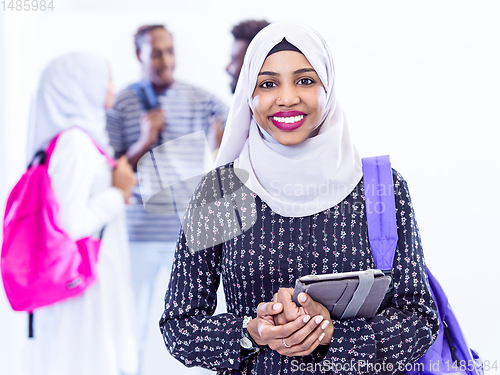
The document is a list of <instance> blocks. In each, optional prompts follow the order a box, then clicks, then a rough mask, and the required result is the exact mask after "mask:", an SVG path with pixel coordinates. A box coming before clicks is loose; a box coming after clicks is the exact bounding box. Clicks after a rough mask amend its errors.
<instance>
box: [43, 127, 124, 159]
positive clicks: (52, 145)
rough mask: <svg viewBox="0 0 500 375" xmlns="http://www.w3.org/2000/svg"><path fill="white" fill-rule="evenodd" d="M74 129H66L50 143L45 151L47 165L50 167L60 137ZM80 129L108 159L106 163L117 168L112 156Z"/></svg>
mask: <svg viewBox="0 0 500 375" xmlns="http://www.w3.org/2000/svg"><path fill="white" fill-rule="evenodd" d="M73 128H74V127H71V128H68V129H65V130H63V131H62V132H60V133H59V134H57V135H56V136H55V137H54V138H52V140H51V141H50V143H49V145H48V146H47V150H46V151H45V154H46V158H45V163H46V165H49V160H50V157H51V156H52V153H53V152H54V148H55V147H56V143H57V140H58V139H59V137H60V135H61V134H62V133H64V132H65V131H67V130H70V129H73ZM79 129H80V130H82V131H84V132H85V133H86V134H87V135H88V136H89V137H90V139H91V140H92V143H93V144H94V146H95V147H96V148H97V150H98V151H99V152H100V153H101V154H102V155H103V156H104V157H105V158H106V161H107V162H108V163H109V165H110V166H111V168H114V167H115V166H116V162H115V160H114V159H113V158H112V157H111V156H109V155H108V154H107V153H106V151H104V150H103V149H102V147H101V146H99V144H98V143H97V142H96V141H95V140H94V139H93V138H92V137H91V136H90V134H89V133H87V132H86V131H85V130H83V129H81V128H79Z"/></svg>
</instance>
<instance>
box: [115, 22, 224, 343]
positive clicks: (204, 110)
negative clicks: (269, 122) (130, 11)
mask: <svg viewBox="0 0 500 375" xmlns="http://www.w3.org/2000/svg"><path fill="white" fill-rule="evenodd" d="M135 47H136V52H137V57H138V59H139V61H140V63H141V65H142V67H143V70H144V75H145V80H144V81H142V82H140V83H137V84H134V85H131V86H129V87H128V88H126V89H125V90H124V91H122V92H121V93H120V94H119V95H118V96H117V99H116V104H115V106H114V108H113V110H111V111H110V112H109V113H108V118H107V129H108V133H109V137H110V143H111V145H112V146H113V148H114V150H115V156H116V157H119V156H121V155H127V157H128V160H129V162H130V163H131V164H132V166H133V167H134V168H136V169H137V170H138V171H139V178H138V180H139V186H136V187H135V188H134V190H133V197H132V203H131V205H129V207H128V208H127V227H128V234H129V240H130V251H131V262H132V281H133V285H134V291H135V293H136V301H137V308H138V316H139V329H140V331H139V335H140V344H142V343H143V341H144V338H145V333H146V328H147V319H148V317H149V307H150V302H151V292H152V289H153V285H154V281H155V279H156V276H157V273H158V271H159V269H160V267H161V266H162V265H165V266H166V267H167V270H168V272H170V269H171V265H172V259H173V255H174V250H175V241H176V240H177V237H178V234H179V229H180V226H181V222H180V219H179V215H176V213H177V209H178V207H177V206H176V205H175V200H173V199H172V195H171V194H170V193H173V192H174V190H173V189H170V188H168V189H162V188H164V187H168V186H170V185H172V186H180V185H182V181H181V180H183V179H186V178H189V177H194V176H197V175H198V176H199V175H200V174H202V173H203V171H204V170H203V163H204V160H205V159H204V156H205V155H204V153H205V152H206V150H205V148H204V145H206V137H205V135H206V136H208V137H210V136H212V139H217V140H216V141H215V143H220V133H221V129H222V124H223V123H224V122H225V119H226V116H227V107H226V105H225V104H223V103H222V102H221V101H219V100H218V99H217V98H215V97H214V96H213V95H211V94H209V93H207V92H206V91H204V90H201V89H199V88H196V87H194V86H191V85H189V84H186V83H182V82H179V81H176V80H175V79H174V77H173V71H174V68H175V53H174V46H173V38H172V35H171V34H170V32H168V31H167V30H166V29H165V27H164V26H163V25H151V26H143V27H141V28H139V30H138V32H137V34H136V35H135ZM215 133H217V134H215ZM214 134H215V135H214ZM183 142H184V143H183ZM186 142H187V143H186ZM160 145H161V146H160ZM212 147H218V144H215V145H212ZM150 150H151V151H150ZM176 167H177V169H176ZM176 171H177V172H179V173H176ZM176 183H181V184H176ZM158 184H159V185H158ZM155 187H156V191H155ZM191 187H192V183H191ZM176 189H177V187H176ZM180 189H182V186H181V187H180ZM160 190H162V191H165V192H167V193H169V194H166V195H165V196H164V197H163V198H162V197H160V200H159V201H158V200H157V203H158V202H159V203H161V204H159V205H156V206H154V205H152V206H151V205H150V206H148V204H147V203H148V199H149V198H151V196H152V195H154V193H155V192H158V191H160ZM185 190H186V189H185ZM141 192H142V195H141ZM182 193H183V194H184V195H189V194H190V192H189V191H188V190H186V191H183V192H182ZM160 195H161V194H160ZM162 199H163V201H161V200H162ZM143 202H146V205H145V204H144V203H143ZM145 207H146V209H145ZM148 207H149V208H151V207H152V209H148ZM155 207H156V210H155ZM148 211H149V212H148ZM151 212H154V213H151Z"/></svg>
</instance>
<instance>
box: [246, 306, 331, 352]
mask: <svg viewBox="0 0 500 375" xmlns="http://www.w3.org/2000/svg"><path fill="white" fill-rule="evenodd" d="M282 310H283V305H282V304H281V303H274V302H268V303H264V302H263V303H260V304H259V306H258V307H257V317H256V318H255V319H253V320H252V321H250V323H249V324H248V327H247V330H248V332H249V334H250V335H251V336H252V338H253V339H254V341H255V342H256V343H257V344H259V345H267V346H269V348H271V349H273V350H276V351H277V352H278V353H280V354H282V355H286V356H289V357H292V356H305V355H309V354H311V353H312V352H313V351H314V349H316V348H317V347H318V345H319V344H320V340H321V339H322V338H323V337H324V335H323V331H324V329H323V327H322V324H321V323H322V322H323V320H324V319H323V317H322V316H321V315H317V316H314V317H312V318H311V316H310V315H307V314H305V315H301V316H299V317H298V318H297V319H295V320H293V321H291V322H289V323H286V324H283V325H276V324H275V322H274V316H275V315H277V314H280V313H281V312H282ZM285 340H286V341H285Z"/></svg>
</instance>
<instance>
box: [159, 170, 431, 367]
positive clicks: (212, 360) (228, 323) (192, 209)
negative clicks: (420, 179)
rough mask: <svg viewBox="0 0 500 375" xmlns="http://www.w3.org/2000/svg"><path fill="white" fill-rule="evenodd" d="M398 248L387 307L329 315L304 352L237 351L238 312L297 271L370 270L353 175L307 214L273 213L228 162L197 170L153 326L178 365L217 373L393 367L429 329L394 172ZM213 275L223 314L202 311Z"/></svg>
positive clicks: (408, 209) (402, 186) (212, 300)
mask: <svg viewBox="0 0 500 375" xmlns="http://www.w3.org/2000/svg"><path fill="white" fill-rule="evenodd" d="M393 176H394V183H395V199H396V216H397V227H398V235H399V240H398V246H397V249H396V255H395V259H394V267H393V275H392V276H393V294H392V299H391V300H390V302H389V305H390V306H389V307H386V308H384V309H383V310H382V311H379V314H378V315H377V316H375V317H374V318H373V319H369V320H367V319H362V318H354V319H348V320H342V321H340V320H334V321H333V324H334V332H333V337H332V340H331V344H330V346H329V347H328V346H320V347H318V348H317V349H316V350H315V351H314V352H313V353H312V354H311V355H309V356H306V357H286V356H282V355H280V354H279V353H278V352H276V351H274V350H271V349H269V348H266V349H264V350H262V351H261V352H260V353H258V354H256V355H253V356H250V357H247V358H243V357H242V356H241V351H240V344H239V340H240V337H241V331H242V321H243V317H244V316H251V317H255V316H256V308H257V305H258V304H259V303H260V302H269V301H271V300H272V298H273V295H274V293H276V292H277V291H278V289H279V288H293V287H294V285H295V280H296V279H297V278H299V277H301V276H304V275H307V274H322V273H333V272H348V271H358V270H366V269H370V268H374V263H373V257H372V253H371V249H370V243H369V241H368V234H367V224H366V216H365V212H366V211H365V202H364V190H363V181H362V180H361V181H360V182H359V184H358V185H357V187H356V188H355V189H354V190H353V191H352V192H351V193H350V194H349V195H348V196H347V197H346V198H345V199H344V200H343V201H342V202H340V203H339V204H337V205H336V206H334V207H331V208H330V209H328V210H326V211H323V212H320V213H317V214H315V215H312V216H306V217H299V218H289V217H283V216H280V215H279V214H277V213H275V212H273V211H272V210H271V209H270V207H269V206H268V205H267V204H266V203H265V202H263V201H262V200H261V199H260V198H259V197H258V196H256V195H255V194H254V193H253V192H251V191H250V190H248V189H247V188H246V187H245V186H244V185H242V183H241V180H240V179H239V178H238V177H237V176H236V174H235V173H234V169H233V168H232V163H230V164H228V165H226V166H224V167H220V168H218V169H216V170H214V171H212V172H210V173H209V174H208V175H207V176H205V177H204V178H203V180H202V181H201V183H200V184H199V186H198V188H197V189H196V191H195V193H194V195H193V199H192V201H191V203H190V205H189V207H188V211H187V213H186V217H185V221H184V225H183V228H181V233H180V236H179V240H178V243H177V249H176V255H175V260H174V265H173V269H172V273H171V279H170V284H169V287H168V290H167V293H166V296H165V312H164V313H163V315H162V317H161V320H160V329H161V332H162V334H163V337H164V340H165V344H166V346H167V348H168V350H169V352H170V353H171V354H172V355H173V356H174V357H175V358H177V359H178V360H179V361H181V362H182V363H184V364H185V365H186V366H202V367H205V368H208V369H212V370H216V371H218V372H219V373H220V374H259V375H260V374H273V375H275V374H276V375H277V374H302V373H303V374H320V373H328V374H329V373H342V374H349V373H375V372H380V371H381V372H384V373H394V372H398V371H399V370H402V369H404V366H405V365H406V364H408V363H411V362H413V361H414V360H416V359H418V358H419V357H421V356H422V355H423V354H424V353H425V351H426V350H427V349H428V348H429V346H430V345H431V344H432V342H433V339H434V338H435V336H436V335H437V332H438V324H439V323H438V319H437V312H436V306H435V303H434V301H433V299H432V297H431V294H430V290H429V284H428V280H427V274H426V266H425V260H424V256H423V251H422V246H421V242H420V234H419V231H418V226H417V223H416V221H415V214H414V211H413V207H412V204H411V200H410V195H409V191H408V187H407V184H406V182H405V180H403V178H402V176H401V175H400V174H398V173H397V172H395V171H394V173H393ZM221 276H222V283H223V287H224V292H225V296H226V304H227V309H228V312H227V313H224V314H220V315H216V316H212V314H213V312H214V311H215V308H216V304H217V300H216V294H217V288H218V287H219V284H220V280H221Z"/></svg>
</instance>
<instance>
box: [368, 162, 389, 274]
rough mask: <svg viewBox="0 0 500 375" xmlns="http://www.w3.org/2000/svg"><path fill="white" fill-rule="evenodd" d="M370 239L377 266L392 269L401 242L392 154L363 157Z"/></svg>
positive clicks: (386, 269) (382, 268) (381, 268)
mask: <svg viewBox="0 0 500 375" xmlns="http://www.w3.org/2000/svg"><path fill="white" fill-rule="evenodd" d="M362 162H363V183H364V189H365V204H366V221H367V223H368V238H369V240H370V246H371V248H372V255H373V260H374V262H375V268H377V269H380V270H382V271H389V270H392V265H393V263H394V254H395V253H396V245H397V243H398V228H397V226H396V202H395V196H394V181H393V178H392V168H391V162H390V160H389V155H384V156H375V157H371V158H363V160H362Z"/></svg>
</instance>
